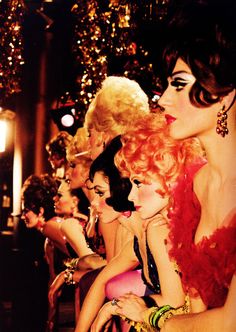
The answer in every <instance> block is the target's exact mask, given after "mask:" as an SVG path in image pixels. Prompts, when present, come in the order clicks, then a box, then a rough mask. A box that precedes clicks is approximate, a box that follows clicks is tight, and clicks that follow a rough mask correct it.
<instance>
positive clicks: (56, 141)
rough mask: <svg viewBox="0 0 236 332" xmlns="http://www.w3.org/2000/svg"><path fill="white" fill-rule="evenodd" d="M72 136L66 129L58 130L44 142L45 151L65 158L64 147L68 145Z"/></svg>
mask: <svg viewBox="0 0 236 332" xmlns="http://www.w3.org/2000/svg"><path fill="white" fill-rule="evenodd" d="M72 138H73V136H71V135H70V134H68V133H67V132H66V131H60V132H59V133H58V134H57V135H56V136H55V137H53V138H52V139H51V140H50V141H49V142H48V143H47V144H46V150H47V152H48V153H49V155H57V156H58V157H59V158H60V159H62V158H63V159H65V160H66V148H67V147H68V146H69V144H70V142H71V141H72Z"/></svg>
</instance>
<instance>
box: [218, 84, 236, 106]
mask: <svg viewBox="0 0 236 332" xmlns="http://www.w3.org/2000/svg"><path fill="white" fill-rule="evenodd" d="M235 95H236V91H235V89H233V90H232V91H230V92H229V93H228V94H227V95H226V96H224V97H223V98H222V101H221V104H222V105H224V106H225V110H226V111H228V110H229V109H230V108H231V106H232V105H233V104H234V102H235Z"/></svg>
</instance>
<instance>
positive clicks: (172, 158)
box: [115, 114, 203, 195]
mask: <svg viewBox="0 0 236 332" xmlns="http://www.w3.org/2000/svg"><path fill="white" fill-rule="evenodd" d="M121 142H122V148H121V149H120V150H119V151H118V153H117V154H116V156H115V164H116V165H117V167H118V169H119V170H120V171H121V173H122V175H123V176H128V177H130V175H131V174H132V176H133V175H134V176H137V179H139V180H140V181H141V182H143V183H146V184H151V183H152V181H153V180H157V181H159V182H160V183H161V187H162V190H161V191H160V192H159V194H161V195H165V194H166V193H168V192H169V189H170V187H169V185H170V184H173V183H174V182H175V180H176V179H177V177H178V176H179V175H180V173H181V172H182V171H183V167H184V166H187V165H188V164H190V163H192V162H193V161H194V160H195V161H197V160H198V159H200V158H201V157H202V155H203V151H202V149H201V147H200V145H199V141H198V140H197V139H196V138H189V139H185V140H174V139H173V138H171V137H170V136H169V134H168V126H167V125H166V121H165V119H164V117H163V116H162V115H161V114H160V115H158V116H157V115H154V114H149V115H147V116H146V117H145V119H142V121H138V122H137V123H136V126H135V129H133V130H132V131H130V132H128V133H126V134H124V135H122V137H121Z"/></svg>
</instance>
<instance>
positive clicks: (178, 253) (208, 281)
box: [169, 165, 236, 309]
mask: <svg viewBox="0 0 236 332" xmlns="http://www.w3.org/2000/svg"><path fill="white" fill-rule="evenodd" d="M198 169H199V165H197V166H193V167H192V168H191V169H189V171H188V172H186V174H185V175H184V176H183V177H182V178H181V179H180V180H179V181H178V184H177V185H176V187H175V188H174V190H173V204H172V207H171V209H170V211H169V217H170V220H171V221H170V235H169V241H170V250H169V255H170V257H171V259H173V260H174V261H175V262H176V263H177V265H178V270H179V273H180V276H181V280H182V284H183V287H184V289H185V291H186V292H188V293H189V295H190V296H192V297H198V296H200V297H201V299H202V300H203V302H204V303H205V305H206V306H207V308H209V309H210V308H215V307H220V306H222V305H224V303H225V300H226V296H227V294H228V289H229V286H230V282H231V279H232V277H233V275H234V274H235V273H236V215H234V217H233V218H232V220H231V221H230V224H229V225H228V226H227V227H221V228H218V229H217V230H215V232H214V233H213V234H212V235H211V236H209V237H203V238H202V240H201V241H200V242H199V243H197V244H195V243H194V237H195V233H196V229H197V226H198V223H199V220H200V215H201V206H200V203H199V201H198V199H197V197H196V195H195V194H194V192H193V176H194V174H195V173H196V171H197V170H198Z"/></svg>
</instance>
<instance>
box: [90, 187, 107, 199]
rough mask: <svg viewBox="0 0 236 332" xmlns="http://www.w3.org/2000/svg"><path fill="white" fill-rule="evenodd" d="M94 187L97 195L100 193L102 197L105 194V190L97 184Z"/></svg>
mask: <svg viewBox="0 0 236 332" xmlns="http://www.w3.org/2000/svg"><path fill="white" fill-rule="evenodd" d="M93 189H94V192H95V194H96V195H98V196H100V197H103V196H104V194H105V192H104V191H102V190H100V189H99V188H98V187H97V186H95V187H94V188H93Z"/></svg>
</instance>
